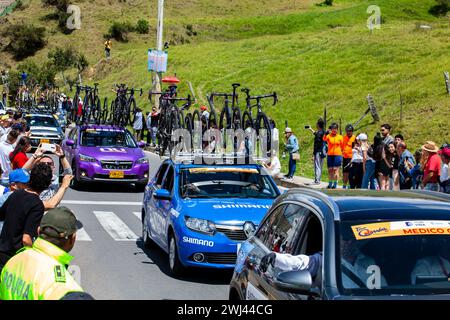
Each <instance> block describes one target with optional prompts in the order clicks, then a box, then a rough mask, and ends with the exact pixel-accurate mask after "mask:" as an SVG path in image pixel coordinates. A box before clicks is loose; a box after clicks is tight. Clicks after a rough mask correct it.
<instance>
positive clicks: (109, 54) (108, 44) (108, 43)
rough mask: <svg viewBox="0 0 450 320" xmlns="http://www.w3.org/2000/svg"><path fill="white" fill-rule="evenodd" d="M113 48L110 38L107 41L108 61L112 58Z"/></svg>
mask: <svg viewBox="0 0 450 320" xmlns="http://www.w3.org/2000/svg"><path fill="white" fill-rule="evenodd" d="M111 46H112V42H111V39H110V38H108V39H106V41H105V55H106V59H109V58H110V57H111Z"/></svg>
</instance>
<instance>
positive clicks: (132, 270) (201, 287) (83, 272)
mask: <svg viewBox="0 0 450 320" xmlns="http://www.w3.org/2000/svg"><path fill="white" fill-rule="evenodd" d="M149 159H150V168H151V169H150V170H151V172H150V174H151V175H153V174H155V172H156V170H157V169H158V167H159V163H160V160H159V157H157V156H155V155H149ZM142 198H143V193H141V192H137V191H136V190H134V188H133V187H128V186H120V185H111V184H94V185H91V186H88V187H86V188H85V189H82V190H72V189H70V190H68V191H67V193H66V195H65V197H64V200H63V202H62V205H65V206H67V207H69V208H71V209H72V210H73V211H74V212H75V214H76V216H77V219H78V220H79V223H80V227H82V229H80V230H79V231H78V233H77V242H76V244H75V248H74V249H73V250H72V251H71V255H73V256H74V257H75V258H74V260H73V261H72V263H71V265H72V266H74V267H72V268H73V269H74V270H76V275H77V276H79V280H80V284H81V286H82V287H83V289H84V290H85V291H86V292H89V293H90V294H92V295H93V296H94V297H95V298H96V299H107V300H108V299H121V300H123V299H138V300H139V299H194V300H197V299H198V300H208V299H211V300H214V299H227V298H228V284H229V282H230V279H231V275H232V272H231V271H226V272H224V271H214V270H200V269H195V270H192V271H191V272H190V273H189V274H188V275H187V276H186V277H183V278H180V279H175V278H172V277H171V276H169V272H168V269H169V266H168V258H167V255H166V254H165V253H164V252H163V251H162V250H160V249H152V250H147V249H144V248H143V244H142V241H141V223H140V211H141V202H142Z"/></svg>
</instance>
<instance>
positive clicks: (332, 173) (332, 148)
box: [323, 123, 344, 189]
mask: <svg viewBox="0 0 450 320" xmlns="http://www.w3.org/2000/svg"><path fill="white" fill-rule="evenodd" d="M338 129H339V125H338V124H337V123H333V124H331V126H330V129H329V130H327V132H326V133H325V136H324V137H323V141H325V142H327V144H328V153H327V165H328V189H336V188H337V183H338V181H339V169H340V168H341V165H342V150H343V146H344V138H343V137H342V136H341V135H340V134H338ZM330 130H331V131H330Z"/></svg>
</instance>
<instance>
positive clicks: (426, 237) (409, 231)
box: [337, 220, 450, 295]
mask: <svg viewBox="0 0 450 320" xmlns="http://www.w3.org/2000/svg"><path fill="white" fill-rule="evenodd" d="M338 247H339V248H340V249H339V251H340V257H339V258H338V260H337V270H338V272H337V279H338V283H340V287H341V289H342V290H343V292H344V294H347V295H416V294H449V293H450V220H449V221H446V220H425V221H418V220H409V221H405V220H376V221H367V220H364V221H345V222H341V223H340V237H339V241H338Z"/></svg>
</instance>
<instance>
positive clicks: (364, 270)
mask: <svg viewBox="0 0 450 320" xmlns="http://www.w3.org/2000/svg"><path fill="white" fill-rule="evenodd" d="M449 279H450V197H449V196H448V195H445V194H443V193H437V192H432V191H428V192H427V191H423V190H420V191H418V190H408V191H396V192H394V191H369V190H345V191H344V190H327V191H324V192H320V191H318V190H313V189H309V188H295V189H290V190H288V191H287V192H286V193H284V194H283V195H282V196H280V197H279V198H278V199H277V200H276V201H275V202H274V204H273V205H272V207H271V209H270V211H269V212H268V213H267V215H266V216H265V217H264V219H263V220H262V222H261V223H260V225H259V227H258V229H257V230H256V231H255V232H254V234H253V235H251V236H250V237H249V239H248V240H247V241H246V242H244V243H243V244H242V245H241V248H240V251H239V253H238V257H237V262H236V267H235V269H234V272H233V277H232V279H231V282H230V290H229V298H230V299H231V300H315V299H324V300H325V299H326V300H349V299H367V300H374V299H379V300H386V299H404V300H408V299H433V300H436V299H450V281H449Z"/></svg>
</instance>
